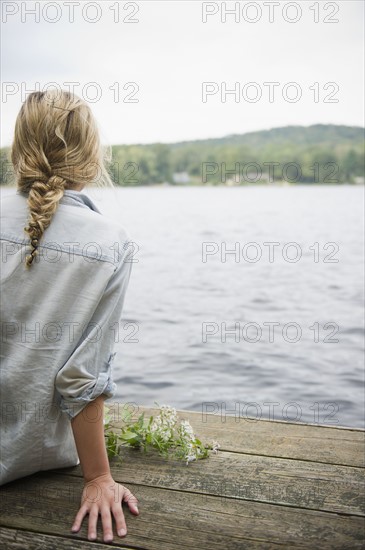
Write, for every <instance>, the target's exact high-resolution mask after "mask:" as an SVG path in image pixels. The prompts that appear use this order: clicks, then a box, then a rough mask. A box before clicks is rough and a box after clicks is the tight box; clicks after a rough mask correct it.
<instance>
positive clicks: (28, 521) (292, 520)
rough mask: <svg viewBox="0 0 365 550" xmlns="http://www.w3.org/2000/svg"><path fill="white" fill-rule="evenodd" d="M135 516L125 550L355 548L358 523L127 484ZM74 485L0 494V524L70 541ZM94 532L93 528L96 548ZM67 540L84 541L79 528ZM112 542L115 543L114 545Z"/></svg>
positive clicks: (25, 487)
mask: <svg viewBox="0 0 365 550" xmlns="http://www.w3.org/2000/svg"><path fill="white" fill-rule="evenodd" d="M128 486H129V488H130V489H131V491H132V492H133V493H134V494H135V495H136V496H137V498H138V499H139V508H140V512H141V513H140V516H138V517H134V516H132V514H130V513H129V512H128V510H126V511H125V514H126V521H127V526H128V534H127V537H125V538H124V539H123V543H124V542H125V544H126V545H127V546H131V547H133V548H148V549H151V550H165V549H169V550H171V549H174V548H176V549H178V550H182V549H184V550H185V549H186V548H201V549H208V548H209V549H211V548H212V549H215V548H216V549H218V548H219V549H221V548H230V549H232V550H236V549H237V550H238V549H240V550H241V549H246V548H276V547H277V546H281V547H283V546H284V547H287V548H314V547H316V546H318V544H320V547H321V548H341V549H345V548H348V549H355V548H363V526H364V520H363V518H361V517H356V516H348V515H342V514H336V513H329V512H320V511H313V510H307V509H298V508H292V507H287V506H277V505H272V504H266V503H259V502H252V501H245V500H237V499H232V498H225V499H224V500H222V499H220V498H219V497H216V496H210V495H199V494H195V493H188V492H182V491H178V490H170V489H160V488H153V487H147V486H143V485H134V484H129V485H128ZM81 488H82V480H81V479H80V478H78V477H72V476H67V475H63V476H62V475H57V476H55V475H54V474H53V473H52V472H50V473H48V472H44V473H40V474H36V475H34V476H30V477H28V478H24V479H23V480H18V481H15V482H13V483H11V484H8V485H5V486H4V487H3V488H2V503H3V508H2V512H1V523H2V525H3V526H5V527H7V528H13V529H24V530H28V531H33V532H37V533H43V534H46V535H53V536H54V535H59V536H61V537H67V536H70V531H69V529H70V527H71V525H72V521H73V518H74V515H75V513H76V511H77V507H78V503H79V497H80V494H81ZM100 534H101V531H100V527H99V539H98V540H99V541H100V540H102V539H101V537H100ZM73 537H74V540H78V539H80V540H85V539H86V538H87V521H86V520H85V521H84V523H83V527H82V529H81V531H80V533H79V534H77V535H74V536H73ZM119 541H120V539H118V540H117V538H116V537H115V541H114V543H115V544H116V545H118V543H119Z"/></svg>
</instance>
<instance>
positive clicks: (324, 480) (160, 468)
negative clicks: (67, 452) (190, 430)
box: [57, 447, 365, 515]
mask: <svg viewBox="0 0 365 550" xmlns="http://www.w3.org/2000/svg"><path fill="white" fill-rule="evenodd" d="M121 457H122V461H121V462H120V461H119V460H118V459H117V458H115V459H113V460H111V470H112V474H113V476H114V479H115V480H117V481H119V483H122V484H127V483H134V484H138V485H147V486H150V487H165V488H167V489H178V490H180V491H189V492H194V493H201V494H211V495H215V496H219V497H220V498H227V497H230V498H239V499H244V500H255V501H258V502H270V503H272V504H280V505H287V506H295V507H299V508H309V509H313V510H323V511H327V512H341V513H347V514H354V515H364V514H365V484H364V482H365V472H364V470H362V469H360V468H351V467H347V466H336V465H332V464H322V463H319V462H308V461H299V460H287V459H282V458H272V457H263V456H255V455H245V454H240V453H228V452H224V451H220V452H219V453H218V454H217V455H214V454H212V455H211V457H210V458H209V459H207V460H200V461H198V462H194V463H192V464H189V466H186V464H185V462H182V461H177V460H173V459H171V458H170V459H169V460H166V459H164V458H163V457H160V456H158V454H157V453H155V452H153V451H152V452H148V453H146V454H144V453H143V452H142V451H141V450H138V449H130V448H127V447H123V448H122V450H121ZM57 472H59V473H63V474H64V473H67V474H70V475H75V476H79V477H81V476H82V471H81V468H80V467H79V466H78V467H76V468H71V469H69V468H67V469H63V470H57Z"/></svg>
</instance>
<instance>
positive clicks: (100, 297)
mask: <svg viewBox="0 0 365 550" xmlns="http://www.w3.org/2000/svg"><path fill="white" fill-rule="evenodd" d="M27 220H28V210H27V201H26V195H24V194H23V193H21V192H20V191H17V192H16V193H15V194H12V195H8V196H6V197H5V198H3V200H2V208H1V217H0V222H1V223H0V233H1V234H0V238H1V330H2V336H1V370H0V377H1V378H0V383H1V390H0V399H1V456H0V462H1V471H0V485H2V484H4V483H7V482H9V481H12V480H14V479H17V478H20V477H23V476H26V475H29V474H32V473H35V472H37V471H40V470H48V469H52V468H62V467H68V466H74V465H76V464H78V463H79V459H78V455H77V451H76V446H75V441H74V438H73V433H72V428H71V422H70V420H71V418H73V417H74V416H76V415H77V414H79V413H80V412H81V411H82V410H83V408H84V407H85V406H86V405H87V404H88V403H89V402H90V401H92V400H94V399H96V397H98V396H99V395H101V394H104V395H105V396H106V398H110V397H112V396H113V395H114V394H115V390H116V385H115V383H114V382H113V379H112V370H111V366H112V362H113V359H114V356H115V353H114V352H113V348H114V344H115V335H116V334H119V331H118V330H116V328H117V327H118V323H119V322H120V318H121V313H122V308H123V303H124V298H125V294H126V290H127V287H128V283H129V278H130V273H131V268H132V263H133V260H132V253H133V247H132V246H131V245H132V242H131V240H130V238H129V235H128V234H127V233H126V231H125V229H124V228H123V227H121V226H119V225H118V224H117V223H115V222H113V221H110V220H108V219H106V218H105V217H104V216H103V215H102V214H101V213H100V211H99V210H98V208H97V207H96V206H95V204H94V203H93V202H92V201H91V199H90V198H89V197H87V196H86V195H85V194H84V193H82V192H79V191H72V190H66V191H65V193H64V196H63V198H62V199H61V201H60V203H59V206H58V208H57V211H56V213H55V215H54V216H53V218H52V221H51V224H50V226H49V227H48V228H47V229H46V231H45V233H44V235H43V237H42V239H41V241H40V244H39V248H38V254H37V256H36V257H35V259H34V261H33V265H32V266H31V267H30V269H27V267H26V266H25V261H24V260H25V256H26V255H27V254H29V251H30V246H29V239H28V237H27V235H26V233H25V232H24V227H25V226H26V225H27Z"/></svg>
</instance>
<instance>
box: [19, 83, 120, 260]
mask: <svg viewBox="0 0 365 550" xmlns="http://www.w3.org/2000/svg"><path fill="white" fill-rule="evenodd" d="M110 157H111V155H110V151H109V150H106V149H104V148H103V147H102V146H101V144H100V138H99V132H98V128H97V124H96V121H95V119H94V117H93V114H92V112H91V110H90V108H89V106H88V105H87V103H85V102H84V101H83V100H82V99H80V98H79V97H78V96H76V95H75V94H71V93H69V92H67V91H63V90H56V89H50V90H47V92H33V93H31V94H30V95H29V96H28V97H27V99H26V101H25V102H24V103H23V105H22V107H21V109H20V111H19V114H18V117H17V120H16V124H15V133H14V140H13V144H12V149H11V160H12V163H13V166H14V170H15V175H16V179H17V187H18V189H19V190H20V191H22V192H23V193H25V194H26V195H27V204H28V210H29V218H28V225H27V226H26V227H24V231H25V232H26V233H27V235H28V237H29V239H30V253H29V254H28V255H27V256H26V258H25V265H26V266H27V267H28V268H29V267H30V266H31V265H32V264H33V262H34V258H35V257H36V255H37V252H38V247H39V242H40V240H41V238H42V236H43V234H44V232H45V230H46V229H47V227H48V226H49V225H50V223H51V220H52V217H53V216H54V214H55V212H56V210H57V207H58V204H59V201H60V200H61V198H62V196H63V193H64V191H65V189H76V190H81V189H82V188H83V187H84V186H85V185H89V184H94V185H101V186H105V185H106V186H113V183H112V181H111V179H110V176H109V173H108V170H107V168H106V161H108V160H110Z"/></svg>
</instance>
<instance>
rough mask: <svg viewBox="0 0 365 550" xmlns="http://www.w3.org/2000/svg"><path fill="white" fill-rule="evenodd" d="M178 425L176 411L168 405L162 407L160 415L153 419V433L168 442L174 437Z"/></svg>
mask: <svg viewBox="0 0 365 550" xmlns="http://www.w3.org/2000/svg"><path fill="white" fill-rule="evenodd" d="M176 423H177V413H176V409H174V408H173V407H169V406H168V405H162V406H161V408H160V413H159V414H158V415H157V416H156V418H154V419H153V422H152V424H151V428H150V429H151V432H155V433H156V435H158V436H160V437H161V439H163V441H168V440H169V439H170V437H172V435H173V430H174V427H175V425H176Z"/></svg>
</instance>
